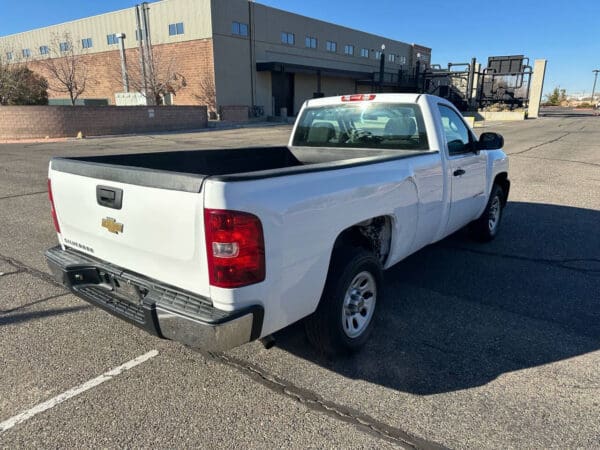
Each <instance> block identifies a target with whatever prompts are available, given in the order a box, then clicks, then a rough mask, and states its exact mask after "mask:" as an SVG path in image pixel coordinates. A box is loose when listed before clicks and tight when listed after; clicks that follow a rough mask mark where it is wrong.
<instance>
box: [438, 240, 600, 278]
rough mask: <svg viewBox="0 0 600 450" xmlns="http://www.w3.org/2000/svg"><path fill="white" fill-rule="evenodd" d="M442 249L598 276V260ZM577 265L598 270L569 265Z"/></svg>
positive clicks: (453, 247) (460, 248)
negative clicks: (595, 265)
mask: <svg viewBox="0 0 600 450" xmlns="http://www.w3.org/2000/svg"><path fill="white" fill-rule="evenodd" d="M442 248H446V249H449V250H460V251H463V252H468V253H475V254H478V255H485V256H495V257H496V258H503V259H515V260H518V261H527V262H533V263H539V264H546V265H549V266H553V267H559V268H561V269H567V270H574V271H575V272H580V273H585V274H600V259H599V258H564V259H550V258H530V257H528V256H519V255H509V254H507V253H499V252H489V251H485V250H475V249H472V248H468V247H459V246H454V245H444V246H442ZM574 263H575V264H577V263H584V264H585V263H591V264H597V265H598V267H599V268H598V269H594V268H591V269H590V268H583V267H574V266H572V265H569V264H574Z"/></svg>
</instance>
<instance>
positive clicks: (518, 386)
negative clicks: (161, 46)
mask: <svg viewBox="0 0 600 450" xmlns="http://www.w3.org/2000/svg"><path fill="white" fill-rule="evenodd" d="M290 130H291V128H290V127H289V126H276V127H253V128H246V129H234V130H222V131H207V132H197V133H165V134H156V135H143V136H126V137H104V138H95V139H85V140H79V141H78V140H68V141H64V142H52V143H49V142H40V143H26V144H23V143H21V144H3V145H0V376H1V378H0V379H1V380H2V382H1V383H0V446H1V447H5V448H16V447H56V448H57V447H61V448H68V447H170V448H172V447H205V448H224V447H233V446H235V447H243V448H281V447H294V448H299V447H302V448H305V447H309V448H350V447H352V448H388V447H389V448H397V447H408V448H411V447H416V448H434V447H439V446H444V447H451V448H565V447H566V448H576V447H577V448H598V447H600V428H599V427H598V423H600V375H599V374H598V367H599V365H600V231H599V230H600V228H599V226H600V225H599V224H600V144H599V142H600V117H595V116H592V115H572V114H568V113H565V114H558V113H554V114H553V115H552V116H546V117H543V118H540V119H538V120H530V121H525V122H513V123H503V124H487V125H486V126H485V127H484V128H482V129H477V131H478V132H482V131H497V132H500V133H502V134H503V135H504V137H505V140H506V151H507V152H508V153H509V154H510V155H511V158H510V164H511V169H510V178H511V181H512V189H511V195H510V202H509V204H508V208H507V210H506V214H505V216H504V218H503V223H502V231H501V234H500V235H499V236H498V238H497V239H496V240H495V241H494V242H492V243H490V244H484V245H482V244H476V243H473V242H471V241H470V240H469V237H468V235H467V234H466V233H464V232H459V233H456V234H455V235H453V236H451V237H449V238H447V239H445V240H444V241H442V242H439V243H437V244H435V245H433V246H430V247H428V248H426V249H424V250H422V251H420V252H418V253H417V254H415V255H413V256H411V257H409V258H408V259H406V260H405V261H403V262H401V263H399V264H397V265H396V266H394V267H393V268H391V269H390V270H389V271H387V272H386V275H385V280H386V281H385V284H386V295H387V298H386V303H385V304H384V305H382V311H380V312H381V314H380V315H379V317H378V319H377V324H376V325H377V326H376V330H375V332H374V334H373V338H372V339H371V341H370V342H369V344H368V345H367V347H366V348H365V349H364V351H362V352H361V353H359V354H358V355H356V356H353V357H351V358H344V359H335V360H329V359H325V358H323V357H322V356H321V355H319V354H317V353H316V352H315V351H313V350H312V348H311V347H310V346H309V344H308V342H307V340H306V338H305V336H304V333H303V329H302V326H301V325H300V324H296V325H293V326H291V327H289V328H288V329H285V330H283V331H281V332H279V333H277V334H276V336H275V338H276V346H275V347H273V348H271V349H269V350H267V349H264V348H263V347H262V345H261V344H260V343H251V344H248V345H246V346H243V347H240V348H238V349H235V350H232V351H230V352H226V353H224V354H216V355H205V354H200V353H198V352H195V351H192V350H190V349H188V348H185V347H184V346H182V345H180V344H177V343H174V342H169V341H164V340H160V339H157V338H154V337H152V336H149V335H147V334H146V333H144V332H143V331H141V330H138V329H136V328H135V327H132V326H130V325H128V324H127V323H125V322H122V321H121V320H119V319H116V318H114V317H112V316H110V315H108V314H106V313H104V312H103V311H100V310H98V309H96V308H93V307H91V306H89V305H88V304H87V303H85V302H83V301H81V300H79V299H77V298H76V297H74V296H72V295H70V294H68V293H67V292H66V291H64V290H63V289H62V288H61V287H60V286H58V285H57V284H56V283H55V282H54V281H53V279H52V278H51V277H50V275H49V274H48V271H47V268H46V265H45V262H44V259H43V252H44V250H45V249H46V248H49V247H51V246H54V245H56V236H55V233H54V229H53V226H52V223H51V219H50V213H49V205H48V201H47V194H46V178H47V176H46V174H47V167H48V161H49V158H50V157H52V156H68V155H92V154H109V153H122V152H146V151H164V150H176V149H201V148H218V147H237V146H246V145H251V144H252V143H254V144H257V145H269V144H273V145H282V144H285V143H286V142H287V137H288V135H289V132H290ZM139 357H142V359H141V360H140V359H138V358H139ZM144 358H146V359H144ZM123 365H125V366H123ZM115 368H116V370H112V369H115ZM111 370H112V371H111ZM96 383H98V384H96ZM73 389H76V391H73ZM65 393H66V394H65ZM40 405H42V406H43V407H40ZM44 408H45V409H44ZM32 411H33V412H34V413H35V414H31V412H32ZM3 427H4V431H2V429H3Z"/></svg>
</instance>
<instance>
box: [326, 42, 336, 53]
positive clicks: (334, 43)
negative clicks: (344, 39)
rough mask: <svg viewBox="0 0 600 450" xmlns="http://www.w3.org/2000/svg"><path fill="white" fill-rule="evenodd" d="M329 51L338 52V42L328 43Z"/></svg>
mask: <svg viewBox="0 0 600 450" xmlns="http://www.w3.org/2000/svg"><path fill="white" fill-rule="evenodd" d="M327 51H328V52H333V53H335V52H337V42H333V41H327Z"/></svg>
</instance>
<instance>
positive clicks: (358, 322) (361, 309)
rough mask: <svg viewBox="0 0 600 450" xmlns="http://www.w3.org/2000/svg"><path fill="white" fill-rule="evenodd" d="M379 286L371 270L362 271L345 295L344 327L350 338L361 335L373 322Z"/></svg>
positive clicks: (343, 309)
mask: <svg viewBox="0 0 600 450" xmlns="http://www.w3.org/2000/svg"><path fill="white" fill-rule="evenodd" d="M376 300H377V286H376V284H375V278H374V277H373V275H371V274H370V273H369V272H360V273H359V274H358V275H356V276H355V277H354V279H353V280H352V282H351V283H350V286H349V287H348V290H347V291H346V295H345V297H344V307H343V308H342V327H343V329H344V333H346V336H348V337H349V338H356V337H358V336H360V335H361V334H362V333H363V332H364V331H365V330H366V329H367V327H368V326H369V323H371V319H372V318H373V312H374V311H375V302H376Z"/></svg>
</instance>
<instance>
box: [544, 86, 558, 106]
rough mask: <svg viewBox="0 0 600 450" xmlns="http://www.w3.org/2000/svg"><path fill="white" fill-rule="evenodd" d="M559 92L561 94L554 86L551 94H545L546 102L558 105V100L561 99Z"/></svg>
mask: <svg viewBox="0 0 600 450" xmlns="http://www.w3.org/2000/svg"><path fill="white" fill-rule="evenodd" d="M560 94H561V92H560V89H558V88H557V87H555V88H554V90H553V91H552V93H551V94H547V97H548V104H549V105H552V106H558V105H560V101H561V95H560Z"/></svg>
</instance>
